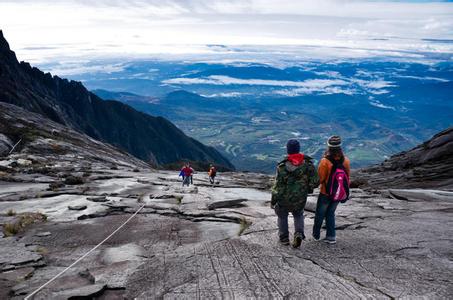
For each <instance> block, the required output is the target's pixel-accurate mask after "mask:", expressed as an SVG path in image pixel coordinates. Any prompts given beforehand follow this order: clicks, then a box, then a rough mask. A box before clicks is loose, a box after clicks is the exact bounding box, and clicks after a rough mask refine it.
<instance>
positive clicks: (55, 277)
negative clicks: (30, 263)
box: [24, 203, 146, 300]
mask: <svg viewBox="0 0 453 300" xmlns="http://www.w3.org/2000/svg"><path fill="white" fill-rule="evenodd" d="M145 205H146V203H145V204H143V205H142V206H140V207H139V209H138V210H137V211H136V212H135V213H134V214H133V215H132V216H130V217H129V219H127V220H126V222H124V223H123V224H121V225H120V227H118V228H117V229H116V230H115V231H114V232H112V233H111V234H110V235H109V236H108V237H106V238H105V239H104V240H103V241H102V242H100V243H99V244H97V245H96V246H95V247H94V248H93V249H91V250H90V251H88V252H87V253H85V254H84V255H82V256H81V257H80V258H79V259H77V260H76V261H75V262H73V263H72V264H71V265H70V266H68V267H67V268H66V269H64V270H63V271H61V272H60V273H58V274H57V275H55V276H54V277H53V278H52V279H50V280H49V281H47V282H46V283H44V284H43V285H42V286H40V287H39V288H38V289H37V290H35V291H34V292H33V293H31V294H30V295H27V297H25V298H24V300H28V299H31V297H33V296H34V295H36V294H37V293H38V292H39V291H41V290H42V289H43V288H45V287H46V286H47V285H49V284H50V283H51V282H53V281H54V280H55V279H57V278H58V277H60V276H61V275H63V274H64V273H65V272H66V271H67V270H69V269H71V268H72V267H74V266H75V265H76V264H77V263H79V262H80V261H81V260H82V259H84V258H85V257H87V256H88V255H89V254H90V253H91V252H93V251H94V250H96V249H97V248H99V246H101V245H102V244H104V243H105V242H106V241H107V240H108V239H109V238H111V237H112V236H113V235H114V234H115V233H117V232H118V231H119V230H120V229H121V228H123V227H124V225H126V224H127V223H128V222H129V221H130V220H132V218H133V217H135V216H136V215H137V214H138V213H139V212H140V211H141V210H142V209H143V208H144V207H145Z"/></svg>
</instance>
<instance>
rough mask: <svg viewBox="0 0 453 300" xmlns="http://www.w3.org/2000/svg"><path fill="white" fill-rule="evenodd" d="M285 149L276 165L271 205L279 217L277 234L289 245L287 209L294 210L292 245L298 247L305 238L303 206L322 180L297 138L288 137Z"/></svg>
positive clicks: (281, 241)
mask: <svg viewBox="0 0 453 300" xmlns="http://www.w3.org/2000/svg"><path fill="white" fill-rule="evenodd" d="M286 150H287V153H288V156H287V157H286V158H285V159H284V160H283V161H281V162H280V163H279V164H278V166H277V175H276V178H275V184H274V186H273V187H272V200H271V208H273V209H274V210H275V213H276V214H277V217H278V234H279V239H280V243H281V244H283V245H289V232H288V213H289V212H291V213H292V214H293V217H294V239H293V247H294V248H298V247H299V246H300V244H301V243H302V240H304V239H305V235H304V208H305V204H306V203H307V195H308V194H309V193H312V192H313V189H314V188H315V187H317V186H318V185H319V180H318V174H317V173H316V168H315V166H314V165H313V162H312V158H311V157H309V156H306V155H304V154H302V153H299V151H300V144H299V142H298V141H297V140H295V139H291V140H289V141H288V143H287V144H286Z"/></svg>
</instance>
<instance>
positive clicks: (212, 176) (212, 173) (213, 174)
mask: <svg viewBox="0 0 453 300" xmlns="http://www.w3.org/2000/svg"><path fill="white" fill-rule="evenodd" d="M216 175H217V170H216V169H215V167H214V166H213V165H212V164H211V165H209V172H208V176H209V182H211V184H214V183H215V177H216Z"/></svg>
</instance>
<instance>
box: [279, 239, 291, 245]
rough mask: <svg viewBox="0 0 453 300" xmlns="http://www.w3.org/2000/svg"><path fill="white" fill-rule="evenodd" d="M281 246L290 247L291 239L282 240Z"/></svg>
mask: <svg viewBox="0 0 453 300" xmlns="http://www.w3.org/2000/svg"><path fill="white" fill-rule="evenodd" d="M280 244H282V245H284V246H288V245H289V239H288V238H286V239H280Z"/></svg>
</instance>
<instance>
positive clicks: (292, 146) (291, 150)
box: [286, 139, 300, 154]
mask: <svg viewBox="0 0 453 300" xmlns="http://www.w3.org/2000/svg"><path fill="white" fill-rule="evenodd" d="M286 152H287V153H288V154H296V153H299V152H300V144H299V141H298V140H296V139H290V140H288V142H287V143H286Z"/></svg>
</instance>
